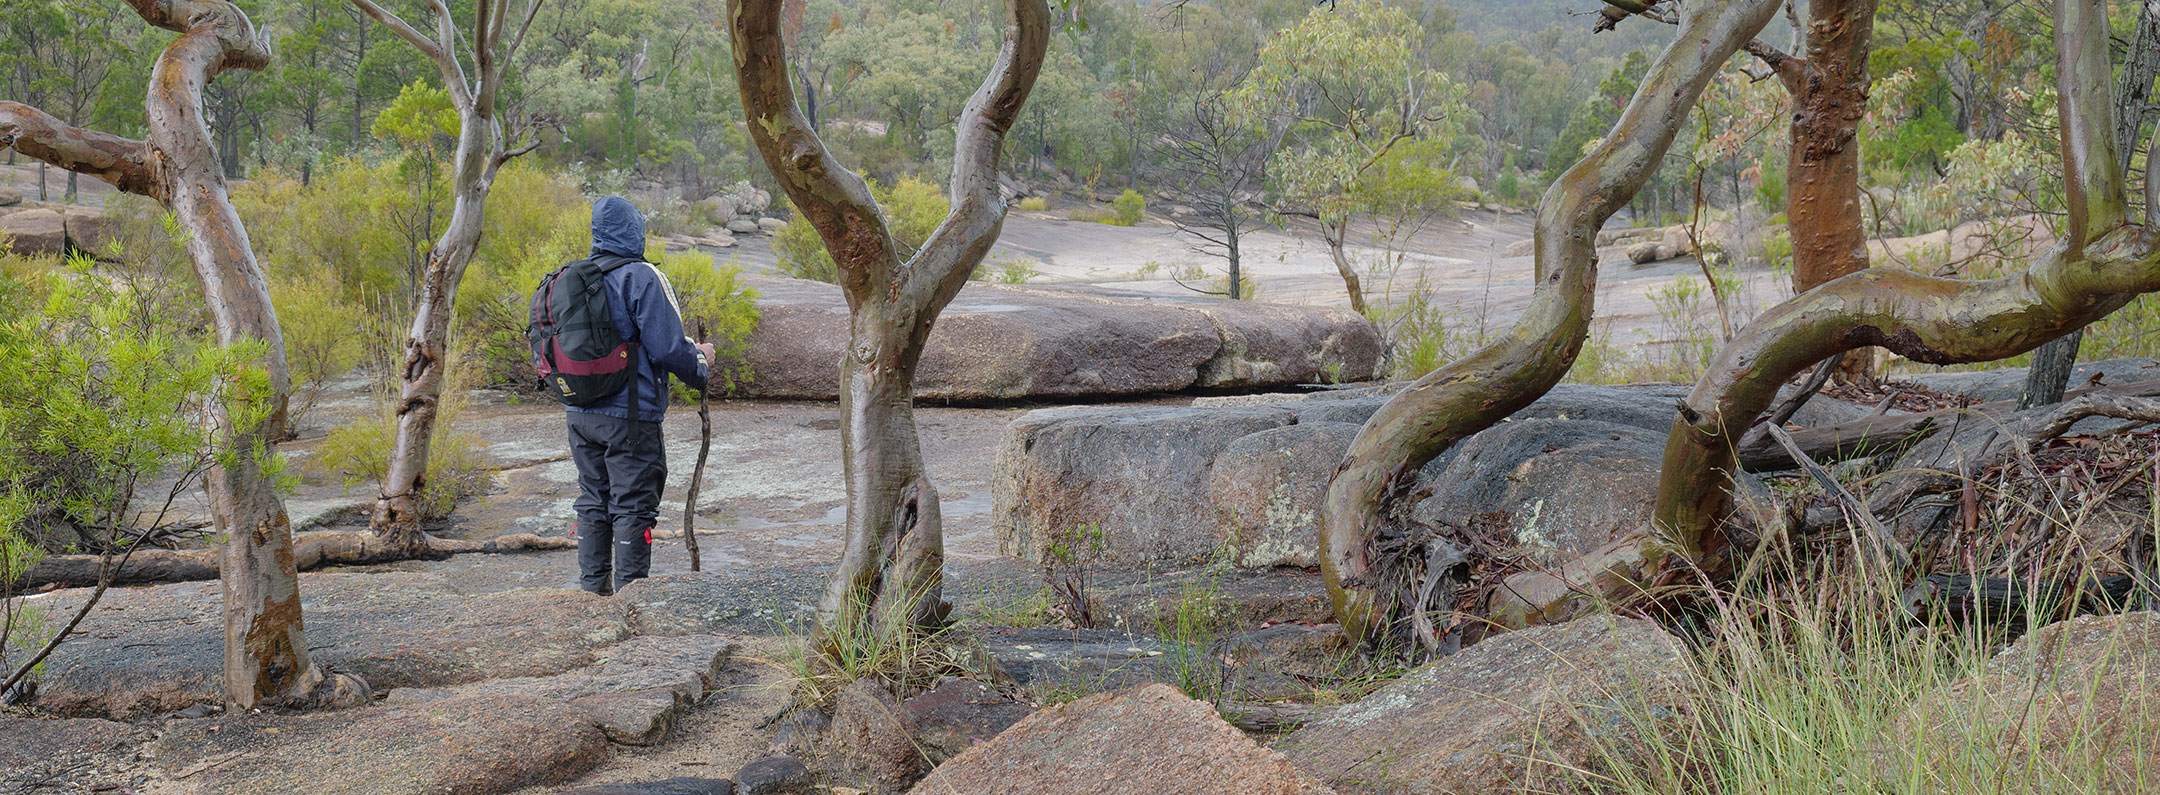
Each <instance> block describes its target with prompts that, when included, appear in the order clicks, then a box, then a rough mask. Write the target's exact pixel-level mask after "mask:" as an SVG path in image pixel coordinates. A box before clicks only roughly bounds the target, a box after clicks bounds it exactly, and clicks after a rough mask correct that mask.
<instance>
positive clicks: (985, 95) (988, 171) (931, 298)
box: [901, 0, 1050, 307]
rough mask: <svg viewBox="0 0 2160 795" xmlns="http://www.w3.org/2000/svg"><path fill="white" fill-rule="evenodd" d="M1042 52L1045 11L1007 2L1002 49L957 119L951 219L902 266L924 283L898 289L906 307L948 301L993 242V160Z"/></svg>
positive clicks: (1037, 2)
mask: <svg viewBox="0 0 2160 795" xmlns="http://www.w3.org/2000/svg"><path fill="white" fill-rule="evenodd" d="M1049 44H1050V7H1049V4H1048V3H1046V2H1044V0H1006V3H1005V43H1004V44H1003V45H1002V46H1000V47H999V48H998V57H997V63H996V64H995V65H993V66H992V67H991V68H990V74H989V75H988V76H986V77H984V78H983V82H982V87H981V88H978V89H976V90H975V96H973V97H971V98H969V99H968V104H967V108H966V110H963V111H961V113H960V129H959V135H958V138H957V139H956V140H955V143H954V146H953V171H952V189H951V194H952V205H953V208H952V214H951V215H948V216H946V218H945V222H944V223H942V224H939V225H938V228H937V230H936V231H934V232H931V233H930V237H929V239H928V240H925V241H924V242H923V247H922V251H921V253H919V254H917V255H916V257H915V260H914V262H913V263H912V264H911V265H910V266H909V271H910V272H911V273H923V274H926V275H928V276H929V277H930V278H925V279H910V280H909V283H908V284H907V285H905V286H903V287H902V288H901V289H902V292H903V295H904V297H905V298H906V299H907V300H908V301H910V302H911V303H912V304H913V305H915V306H917V307H927V306H939V305H943V304H944V303H945V302H946V301H949V300H951V298H952V295H953V294H954V293H957V292H959V291H960V287H961V286H962V285H965V284H967V279H968V276H969V274H970V273H972V272H973V271H974V269H975V268H974V265H975V264H976V263H979V262H981V261H982V258H983V255H985V254H988V253H989V252H990V246H991V245H992V244H994V243H996V242H997V236H998V230H999V229H1000V228H1001V227H1003V226H1004V225H1005V211H1006V209H1007V208H1006V206H1005V198H1004V195H1003V194H1002V193H1001V192H1000V191H999V189H998V173H997V172H998V159H999V157H1000V156H1001V155H1002V153H1003V152H1004V151H1005V134H1006V133H1007V132H1009V131H1011V130H1012V125H1013V121H1014V120H1015V119H1017V118H1019V117H1020V108H1021V106H1022V105H1023V104H1025V103H1026V102H1027V97H1028V91H1029V89H1032V88H1033V87H1034V86H1035V78H1036V76H1037V75H1039V74H1041V73H1042V65H1043V53H1044V51H1045V50H1047V49H1048V48H1049Z"/></svg>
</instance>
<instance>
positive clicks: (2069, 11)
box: [1491, 0, 2160, 625]
mask: <svg viewBox="0 0 2160 795" xmlns="http://www.w3.org/2000/svg"><path fill="white" fill-rule="evenodd" d="M2055 28H2056V30H2055V37H2056V51H2057V55H2056V58H2057V81H2058V94H2059V98H2058V103H2057V112H2058V113H2059V115H2060V117H2061V127H2062V150H2063V165H2064V175H2065V179H2064V182H2065V186H2066V187H2067V188H2068V197H2067V198H2068V201H2066V202H2065V205H2066V206H2067V207H2068V209H2069V224H2068V227H2067V229H2066V232H2065V239H2064V240H2063V243H2062V245H2060V246H2059V247H2057V248H2056V249H2055V250H2053V251H2051V252H2048V253H2047V254H2045V255H2043V256H2042V258H2041V259H2040V260H2039V261H2038V262H2037V263H2035V264H2034V265H2032V266H2031V267H2030V268H2029V269H2028V270H2026V271H2025V272H2023V273H2020V274H2016V275H2012V276H2008V277H2004V278H1999V279H1988V280H1975V281H1967V280H1957V279H1942V278H1936V277H1931V276H1923V275H1920V274H1916V273H1912V272H1909V271H1904V270H1894V269H1886V268H1876V269H1871V270H1867V271H1862V272H1860V273H1855V274H1852V275H1849V276H1845V277H1842V278H1840V279H1837V280H1834V281H1832V282H1830V283H1828V284H1825V285H1822V286H1821V287H1818V288H1816V289H1815V290H1812V291H1810V292H1808V293H1806V294H1804V295H1801V296H1799V297H1797V298H1794V299H1793V300H1791V301H1787V302H1785V303H1784V304H1781V305H1779V306H1777V307H1775V308H1772V309H1771V310H1770V311H1768V312H1765V313H1763V314H1762V315H1761V316H1759V317H1758V318H1756V320H1755V321H1754V322H1752V323H1750V324H1749V325H1748V326H1747V328H1745V329H1743V330H1742V331H1741V332H1740V333H1739V335H1738V336H1736V337H1735V338H1734V339H1733V340H1732V342H1730V343H1728V344H1727V345H1726V346H1725V347H1724V348H1723V349H1722V350H1720V351H1719V352H1718V355H1717V357H1716V359H1715V360H1713V361H1712V362H1711V364H1710V368H1709V370H1708V372H1706V373H1705V374H1704V375H1703V378H1702V380H1701V381H1699V382H1697V384H1696V385H1695V389H1694V391H1692V392H1691V393H1690V394H1689V395H1688V398H1687V400H1686V401H1685V402H1684V403H1683V404H1682V406H1681V408H1680V417H1679V418H1678V419H1677V420H1676V421H1675V422H1674V423H1673V429H1672V434H1671V436H1670V437H1668V439H1667V441H1666V446H1665V461H1664V469H1663V473H1662V477H1661V480H1660V482H1659V486H1658V498H1657V508H1656V512H1655V513H1654V514H1653V519H1652V524H1651V525H1650V526H1649V527H1645V528H1643V529H1642V530H1641V531H1638V532H1637V533H1635V534H1633V535H1632V536H1630V537H1627V538H1623V539H1620V540H1618V541H1615V542H1614V543H1612V544H1610V545H1608V546H1606V547H1605V548H1603V549H1601V550H1599V551H1597V552H1595V553H1593V554H1591V555H1587V556H1585V557H1583V558H1582V559H1580V560H1577V561H1576V562H1574V563H1571V564H1569V565H1567V566H1565V567H1563V569H1562V570H1561V571H1559V572H1555V573H1542V572H1541V573H1529V574H1519V575H1516V576H1514V577H1510V578H1509V579H1508V582H1507V587H1504V588H1500V589H1498V591H1497V592H1496V594H1495V602H1494V603H1493V605H1491V608H1492V612H1493V613H1494V615H1495V617H1496V618H1497V619H1498V620H1500V621H1502V622H1503V623H1509V624H1517V625H1519V624H1524V623H1537V622H1541V621H1550V620H1555V619H1559V618H1564V617H1566V616H1568V615H1571V614H1573V613H1574V612H1576V610H1577V609H1578V607H1579V606H1580V605H1581V604H1584V603H1585V602H1584V600H1582V599H1581V598H1580V597H1582V596H1584V595H1594V596H1602V597H1611V598H1623V599H1632V598H1637V597H1639V596H1641V595H1642V594H1644V593H1645V592H1646V590H1647V589H1651V588H1655V587H1657V586H1660V585H1665V584H1670V583H1672V582H1675V581H1677V580H1679V579H1680V578H1682V577H1689V578H1692V577H1693V576H1694V575H1693V574H1692V573H1688V572H1687V570H1688V569H1690V568H1700V569H1702V570H1704V571H1707V572H1708V573H1710V574H1711V575H1713V576H1714V575H1717V574H1719V573H1720V572H1721V571H1722V569H1723V568H1724V564H1725V562H1726V560H1725V558H1726V556H1725V555H1724V552H1725V551H1726V549H1727V547H1728V546H1729V544H1728V541H1727V539H1726V537H1725V535H1724V524H1725V522H1726V520H1727V519H1728V517H1729V516H1730V515H1731V513H1732V508H1733V498H1732V494H1731V489H1732V483H1733V467H1734V459H1735V454H1734V450H1735V448H1736V445H1737V442H1738V441H1739V439H1740V435H1741V434H1742V433H1743V432H1745V431H1746V430H1747V429H1748V428H1749V427H1750V426H1751V425H1753V424H1754V422H1755V420H1756V418H1758V417H1760V416H1762V412H1763V410H1764V409H1765V408H1766V407H1768V405H1769V403H1770V402H1771V401H1772V400H1773V399H1774V398H1775V396H1776V393H1777V389H1778V386H1779V385H1781V384H1783V383H1784V382H1785V381H1786V380H1788V379H1790V378H1792V377H1793V376H1794V375H1796V374H1798V373H1799V372H1800V371H1802V370H1804V369H1806V368H1807V367H1809V366H1810V365H1813V364H1814V363H1815V362H1818V361H1821V360H1822V359H1824V358H1827V357H1829V356H1832V355H1835V354H1838V353H1841V352H1844V351H1849V350H1853V349H1855V348H1860V347H1864V346H1869V345H1880V346H1883V347H1887V348H1890V349H1891V350H1893V351H1896V352H1897V353H1899V354H1901V355H1904V356H1906V357H1909V358H1912V359H1914V360H1916V361H1921V362H1928V363H1932V364H1951V363H1957V362H1976V361H1988V360H1992V359H2000V358H2004V357H2007V356H2014V355H2017V354H2019V353H2023V352H2025V351H2029V350H2032V349H2033V348H2035V347H2038V346H2039V345H2040V344H2041V343H2043V342H2046V341H2048V340H2050V339H2054V338H2056V337H2059V336H2061V335H2063V334H2066V333H2068V332H2070V331H2073V330H2076V329H2078V328H2080V327H2083V326H2085V325H2086V324H2089V323H2091V322H2093V321H2094V320H2098V319H2100V318H2101V317H2105V316H2106V315H2107V314H2108V313H2110V312H2113V311H2115V310H2116V309H2119V308H2121V307H2122V306H2123V305H2124V304H2126V303H2128V302H2129V301H2130V300H2131V299H2132V298H2134V297H2136V296H2137V295H2139V294H2142V293H2146V292H2152V291H2155V290H2160V240H2155V239H2154V238H2152V237H2151V236H2150V235H2148V234H2147V232H2146V230H2144V229H2143V228H2141V227H2138V226H2133V225H2128V224H2126V223H2125V218H2126V216H2125V210H2124V207H2125V201H2124V190H2125V188H2124V181H2123V174H2122V168H2121V166H2120V160H2119V159H2118V158H2117V156H2116V149H2115V147H2116V143H2115V141H2114V135H2115V131H2114V129H2113V127H2112V125H2111V124H2110V119H2109V111H2110V108H2109V104H2110V96H2109V93H2110V92H2109V87H2110V86H2109V84H2110V82H2111V77H2110V71H2109V63H2108V53H2107V46H2108V42H2107V24H2106V17H2105V5H2104V3H2103V2H2102V0H2062V1H2061V2H2058V3H2057V4H2056V7H2055ZM2145 189H2146V193H2147V195H2148V196H2152V195H2154V193H2155V192H2156V191H2160V180H2156V179H2155V178H2154V176H2153V175H2152V174H2150V173H2148V175H2147V178H2146V181H2145Z"/></svg>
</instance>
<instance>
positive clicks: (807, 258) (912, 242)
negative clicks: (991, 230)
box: [773, 177, 952, 284]
mask: <svg viewBox="0 0 2160 795" xmlns="http://www.w3.org/2000/svg"><path fill="white" fill-rule="evenodd" d="M870 195H871V197H872V198H874V199H876V200H877V203H878V207H879V208H880V209H881V210H883V212H884V213H885V224H886V226H887V228H888V229H889V230H890V231H891V232H892V236H893V241H894V242H895V243H898V244H899V245H900V250H901V253H902V255H903V256H905V255H906V254H908V253H910V252H913V251H914V250H915V249H918V248H921V247H922V244H923V241H925V240H929V239H930V233H931V232H935V231H937V227H938V224H942V223H944V222H945V216H947V215H950V214H951V213H952V202H951V200H949V199H947V198H946V197H945V190H944V189H943V188H940V187H938V185H937V184H936V183H932V182H925V181H923V180H919V179H916V178H914V177H901V178H900V179H899V180H898V181H896V182H894V183H893V184H892V185H891V186H889V187H888V186H883V185H879V184H878V182H877V181H876V180H870ZM795 220H796V222H795V223H790V224H788V225H787V226H786V227H785V228H782V229H781V230H780V232H779V234H776V235H774V236H773V253H774V254H775V255H777V256H778V258H779V262H778V263H777V264H778V266H779V268H780V272H781V273H784V274H787V275H789V276H793V277H795V278H797V279H810V280H812V281H820V282H827V283H833V284H837V283H838V282H839V281H840V268H839V266H838V265H835V264H834V263H833V260H832V255H831V254H830V253H828V252H827V251H826V250H825V239H824V238H822V237H819V236H818V231H817V229H815V228H813V227H812V226H811V225H810V224H809V223H808V221H807V219H804V218H802V217H801V214H800V213H797V214H796V219H795Z"/></svg>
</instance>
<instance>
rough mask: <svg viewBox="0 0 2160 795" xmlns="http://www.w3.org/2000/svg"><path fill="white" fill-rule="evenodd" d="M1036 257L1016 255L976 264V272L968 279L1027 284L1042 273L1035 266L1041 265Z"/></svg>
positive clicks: (969, 275)
mask: <svg viewBox="0 0 2160 795" xmlns="http://www.w3.org/2000/svg"><path fill="white" fill-rule="evenodd" d="M1041 264H1042V263H1041V262H1038V261H1036V259H1035V258H1034V257H1028V256H1015V257H1012V258H1010V259H1001V260H989V259H985V260H983V261H982V262H978V263H976V264H975V272H974V273H971V274H968V279H969V280H971V281H978V282H998V283H1000V284H1026V283H1027V281H1028V280H1029V279H1033V278H1035V277H1036V276H1037V275H1039V274H1040V273H1041V271H1040V270H1038V269H1037V268H1036V267H1035V266H1037V265H1041Z"/></svg>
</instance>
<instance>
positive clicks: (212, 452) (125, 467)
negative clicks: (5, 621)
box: [0, 258, 277, 550]
mask: <svg viewBox="0 0 2160 795" xmlns="http://www.w3.org/2000/svg"><path fill="white" fill-rule="evenodd" d="M8 270H17V268H9V269H8ZM137 275H138V274H132V273H129V272H126V271H114V270H104V269H100V268H98V267H96V266H95V265H93V264H92V263H91V262H90V261H89V260H88V259H84V258H75V259H71V260H69V261H68V263H67V265H66V267H65V268H64V269H61V270H58V271H47V272H45V273H42V274H37V275H36V276H34V277H32V278H31V279H30V280H28V281H16V280H13V279H9V280H8V281H6V282H5V283H0V501H4V502H5V504H6V505H9V506H13V507H12V509H11V510H14V511H15V517H14V519H15V520H14V521H13V522H12V523H10V524H9V526H8V528H7V530H8V532H10V533H12V534H15V537H16V538H17V539H18V542H19V543H28V544H33V545H36V546H39V547H41V548H43V549H45V550H58V549H64V548H71V547H72V548H79V549H85V550H107V549H113V548H115V547H117V546H121V545H125V544H127V543H130V542H131V541H132V540H133V539H134V538H136V537H137V536H138V535H139V534H140V533H142V532H143V528H156V527H159V526H161V525H162V524H163V519H164V514H163V511H164V508H165V507H169V506H170V501H169V498H170V497H171V496H176V495H178V494H180V493H182V492H183V491H184V490H185V489H187V488H188V487H189V486H190V485H192V484H193V483H194V482H195V480H196V478H197V477H199V476H200V475H201V474H202V473H203V472H204V471H206V470H207V469H208V468H210V467H211V466H213V465H215V464H218V463H220V462H225V461H229V460H231V457H232V456H236V455H241V454H245V451H237V450H231V449H228V448H227V447H225V446H224V445H223V442H221V441H220V439H219V437H217V436H215V435H214V434H213V432H212V431H211V430H210V429H209V428H207V427H206V426H205V424H204V423H203V417H204V416H205V414H206V413H207V412H208V411H209V410H210V409H211V408H213V407H214V406H215V407H222V408H223V410H224V411H225V412H227V419H226V422H227V423H229V426H228V427H232V428H253V427H255V426H256V425H259V424H260V423H261V422H263V421H264V420H265V419H267V418H268V417H269V416H270V411H271V403H270V401H269V400H268V397H269V395H270V390H269V378H268V376H267V374H266V373H265V372H264V371H263V370H262V369H260V368H259V367H258V366H257V362H259V361H260V358H261V356H262V346H261V345H259V344H249V345H238V346H231V347H224V346H218V345H214V344H210V343H209V342H207V341H205V340H204V339H202V337H201V336H200V335H199V333H198V332H197V331H196V329H194V328H192V327H191V326H189V325H187V324H186V320H188V319H189V318H188V316H174V315H171V314H167V313H165V312H163V311H161V310H160V305H159V303H158V302H157V301H156V300H155V299H154V294H155V293H156V292H157V291H158V290H160V289H162V285H159V284H157V283H155V280H138V279H137V278H136V276H137ZM262 463H264V464H265V465H266V467H267V468H268V469H269V470H270V471H271V472H272V473H273V474H274V473H275V472H276V471H277V465H276V462H275V461H265V462H262ZM161 477H170V478H174V482H173V484H172V486H171V491H170V493H169V494H168V495H162V496H157V497H153V498H152V499H151V500H150V501H149V502H148V508H147V509H145V507H144V505H140V504H138V503H137V497H138V496H139V495H138V491H139V490H140V489H142V488H145V487H147V486H148V484H149V482H151V481H152V480H153V479H157V478H161Z"/></svg>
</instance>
